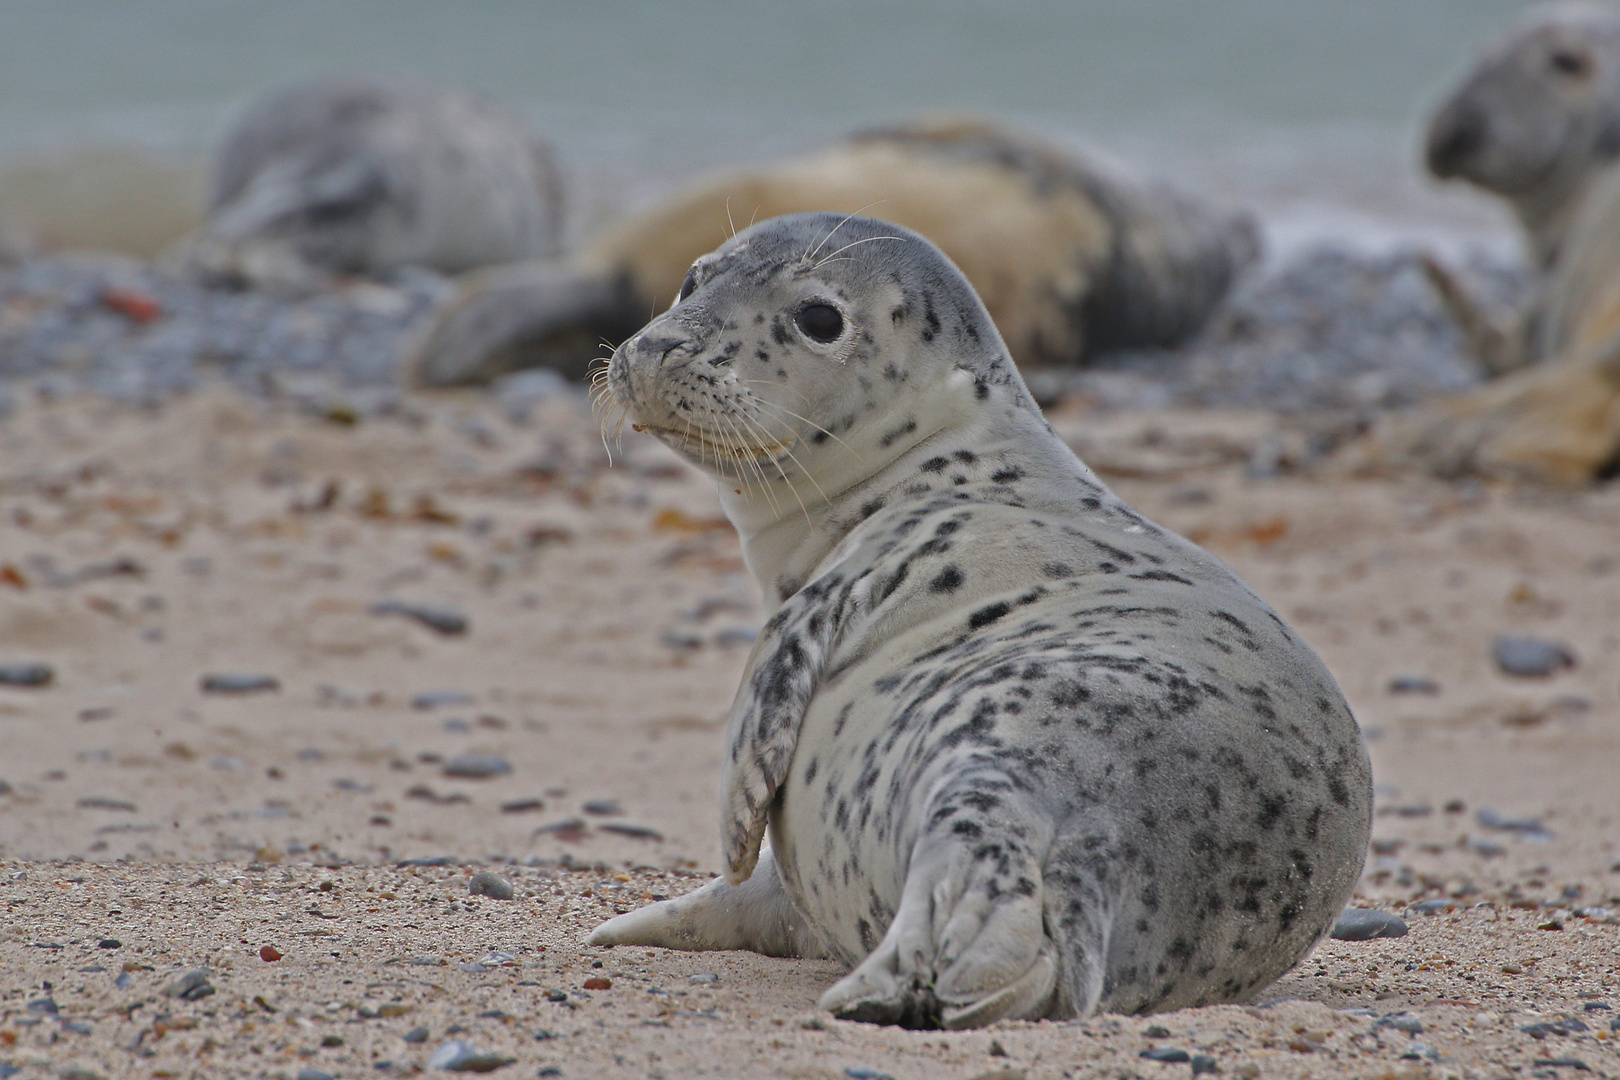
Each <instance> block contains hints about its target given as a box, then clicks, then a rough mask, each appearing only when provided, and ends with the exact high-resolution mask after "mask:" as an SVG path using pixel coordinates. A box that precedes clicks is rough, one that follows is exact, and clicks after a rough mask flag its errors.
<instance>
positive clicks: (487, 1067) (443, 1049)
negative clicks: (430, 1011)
mask: <svg viewBox="0 0 1620 1080" xmlns="http://www.w3.org/2000/svg"><path fill="white" fill-rule="evenodd" d="M516 1060H517V1059H516V1058H509V1057H501V1056H500V1055H498V1054H490V1053H485V1052H484V1051H482V1050H479V1049H478V1048H477V1047H475V1046H473V1044H472V1043H469V1042H463V1041H462V1040H460V1039H451V1040H450V1041H449V1042H447V1043H443V1044H442V1045H440V1047H439V1048H438V1049H437V1050H435V1051H433V1053H432V1054H430V1055H429V1056H428V1059H427V1067H428V1068H430V1069H445V1070H447V1071H449V1072H479V1073H485V1072H494V1071H495V1070H496V1069H499V1068H502V1067H504V1066H507V1065H510V1064H512V1062H514V1061H516Z"/></svg>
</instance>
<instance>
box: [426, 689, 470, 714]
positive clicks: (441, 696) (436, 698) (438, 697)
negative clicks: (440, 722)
mask: <svg viewBox="0 0 1620 1080" xmlns="http://www.w3.org/2000/svg"><path fill="white" fill-rule="evenodd" d="M474 700H475V699H474V697H473V696H472V695H471V694H469V693H467V691H465V690H424V691H422V692H421V693H420V694H417V695H416V696H415V697H413V698H411V708H413V709H421V710H423V711H424V712H426V711H428V710H430V709H445V708H449V707H450V706H452V705H471V704H472V703H473V701H474Z"/></svg>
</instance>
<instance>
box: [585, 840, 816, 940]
mask: <svg viewBox="0 0 1620 1080" xmlns="http://www.w3.org/2000/svg"><path fill="white" fill-rule="evenodd" d="M586 944H588V945H649V946H654V947H657V948H664V949H683V950H686V951H688V952H703V951H708V950H712V949H747V950H749V951H751V952H757V953H761V954H763V955H765V956H797V957H804V958H807V959H820V958H822V957H825V956H826V955H827V950H826V947H825V946H823V945H822V944H821V942H820V940H819V939H818V938H817V937H816V935H815V934H814V933H813V932H812V931H811V930H810V927H809V925H808V924H807V923H806V922H805V921H804V917H803V916H802V915H800V914H799V913H798V911H796V910H795V909H794V907H793V902H792V901H791V900H789V899H788V896H787V893H786V892H785V891H784V890H783V888H782V879H781V877H780V876H779V875H778V874H777V870H776V860H775V859H774V858H773V857H772V855H771V851H770V849H769V848H766V849H765V850H764V851H762V852H761V853H760V857H759V865H758V866H756V867H755V868H754V873H753V876H751V877H750V878H749V879H748V880H747V881H745V882H743V883H742V884H741V885H732V884H730V883H729V882H727V881H726V880H725V879H724V878H715V879H714V880H713V881H711V882H709V883H708V884H707V885H705V886H703V887H702V888H700V889H697V890H696V891H694V892H690V893H687V894H686V895H685V896H678V897H676V898H675V899H674V900H662V901H660V902H658V903H656V904H649V905H648V906H647V907H644V908H638V909H636V910H635V911H631V912H628V913H626V914H624V915H619V916H616V917H614V918H612V919H609V920H608V921H607V922H605V923H603V924H602V925H601V926H598V927H597V928H596V929H595V930H594V931H593V932H592V933H591V936H590V937H589V938H587V939H586Z"/></svg>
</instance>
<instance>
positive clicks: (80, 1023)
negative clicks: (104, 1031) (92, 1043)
mask: <svg viewBox="0 0 1620 1080" xmlns="http://www.w3.org/2000/svg"><path fill="white" fill-rule="evenodd" d="M62 1030H63V1031H67V1032H71V1033H72V1034H74V1035H93V1034H95V1031H96V1029H95V1025H93V1024H91V1023H90V1022H89V1021H88V1020H64V1021H62Z"/></svg>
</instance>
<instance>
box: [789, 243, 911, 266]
mask: <svg viewBox="0 0 1620 1080" xmlns="http://www.w3.org/2000/svg"><path fill="white" fill-rule="evenodd" d="M874 240H902V241H903V240H905V237H903V236H868V237H867V238H866V239H864V240H856V241H855V242H854V243H850V244H845V245H844V246H843V247H841V248H839V249H838V250H837V251H835V252H833V253H832V254H831V255H828V256H826V257H825V258H823V259H821V261H820V262H817V263H816V264H815V266H812V267H811V268H810V269H812V270H815V269H817V268H818V267H820V266H822V265H824V264H826V263H829V262H831V261H832V260H833V259H835V258H836V257H838V256H839V255H842V254H843V253H844V252H846V251H848V250H849V249H850V248H852V247H858V246H859V245H861V244H870V243H872V241H874Z"/></svg>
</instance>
